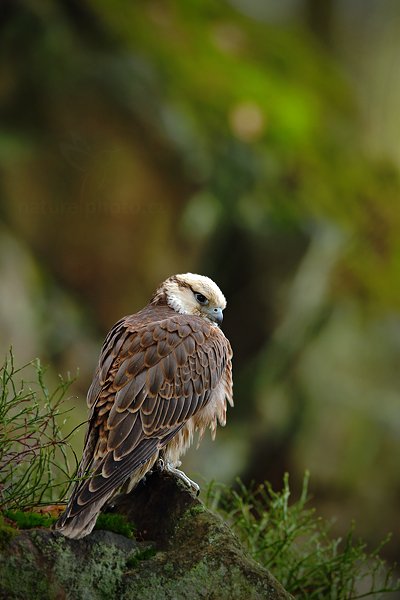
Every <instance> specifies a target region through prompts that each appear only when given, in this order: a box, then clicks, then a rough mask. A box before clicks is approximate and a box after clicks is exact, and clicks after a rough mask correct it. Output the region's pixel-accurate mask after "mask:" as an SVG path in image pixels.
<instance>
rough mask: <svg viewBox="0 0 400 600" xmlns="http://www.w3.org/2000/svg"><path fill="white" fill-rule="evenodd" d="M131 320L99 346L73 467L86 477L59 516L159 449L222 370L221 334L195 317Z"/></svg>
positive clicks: (123, 477) (75, 509) (74, 510)
mask: <svg viewBox="0 0 400 600" xmlns="http://www.w3.org/2000/svg"><path fill="white" fill-rule="evenodd" d="M139 315H140V313H139V314H138V315H137V316H139ZM137 316H136V317H137ZM165 317H166V318H165ZM132 318H133V317H130V318H129V317H128V318H126V319H125V320H121V321H119V322H118V323H117V324H116V325H115V326H114V327H113V329H112V330H111V331H110V333H109V334H108V336H107V338H106V340H105V342H104V344H103V348H102V353H101V356H100V361H99V367H98V369H97V371H96V373H95V377H94V380H93V383H92V385H91V387H90V389H89V393H88V405H89V407H90V408H91V415H90V424H89V430H88V433H87V436H86V441H85V451H84V455H83V459H82V464H81V466H80V469H79V474H80V476H81V477H85V476H87V475H89V474H90V476H89V478H86V479H84V480H83V481H81V482H80V483H78V484H77V486H76V488H75V490H74V493H73V495H72V497H71V500H70V503H69V506H68V508H67V511H66V513H65V515H66V516H65V519H67V518H68V517H72V516H74V515H76V514H78V513H79V512H80V511H81V510H83V509H84V508H85V507H87V506H88V505H89V504H92V503H93V502H96V501H98V500H99V499H100V498H101V497H102V496H105V495H106V494H109V492H110V491H111V490H114V489H116V488H118V487H120V486H121V485H122V484H123V483H124V481H125V480H126V479H127V478H128V477H129V476H130V475H131V474H132V473H133V472H134V471H135V470H136V469H138V468H139V467H140V466H141V465H143V464H144V463H145V462H146V461H148V460H149V458H150V457H151V456H153V455H154V454H155V453H156V452H157V451H158V450H159V449H161V448H162V447H163V446H165V444H166V443H167V442H168V441H170V440H171V439H172V438H173V437H174V436H175V435H176V433H177V432H178V431H179V430H180V429H181V427H182V426H183V425H184V424H185V422H186V421H187V420H188V419H189V418H190V417H192V416H193V415H194V414H195V413H197V412H198V411H199V410H200V409H201V408H203V407H204V406H205V405H206V404H207V402H208V400H209V398H210V394H211V392H212V391H213V389H214V388H215V387H216V385H217V384H218V382H219V380H220V378H221V375H222V373H223V370H224V368H225V364H226V361H227V359H228V354H227V351H226V350H225V355H224V343H223V342H224V340H225V341H226V338H225V336H224V335H223V334H222V332H221V331H220V330H219V329H218V328H216V327H214V326H212V325H211V324H208V323H207V322H206V321H204V320H203V319H201V318H198V317H190V316H186V315H179V314H176V313H174V312H172V311H169V309H167V314H166V315H165V314H164V318H162V319H160V320H155V321H152V320H151V319H149V320H148V322H145V324H144V325H143V324H142V323H140V321H139V322H137V319H136V322H135V321H133V322H132ZM153 318H154V317H153ZM210 361H212V362H211V363H210Z"/></svg>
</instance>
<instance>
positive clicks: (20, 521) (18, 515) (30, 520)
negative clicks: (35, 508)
mask: <svg viewBox="0 0 400 600" xmlns="http://www.w3.org/2000/svg"><path fill="white" fill-rule="evenodd" d="M4 516H5V517H7V519H10V521H13V522H14V523H15V524H16V525H17V526H18V528H19V529H32V528H34V527H51V525H53V523H54V522H55V521H56V517H52V516H50V515H42V514H40V513H36V512H27V511H22V510H6V511H4Z"/></svg>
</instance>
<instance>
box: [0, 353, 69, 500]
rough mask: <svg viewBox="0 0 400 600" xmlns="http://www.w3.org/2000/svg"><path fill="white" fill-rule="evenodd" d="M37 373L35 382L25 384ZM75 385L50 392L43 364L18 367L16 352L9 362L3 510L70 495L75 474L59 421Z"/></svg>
mask: <svg viewBox="0 0 400 600" xmlns="http://www.w3.org/2000/svg"><path fill="white" fill-rule="evenodd" d="M32 370H33V373H34V380H33V381H29V380H24V377H25V376H31V375H32ZM21 378H22V379H21ZM17 380H18V381H17ZM70 383H71V381H70V380H69V379H68V380H64V379H62V378H61V377H60V379H59V383H58V385H57V386H56V388H55V389H54V391H53V392H49V390H48V388H47V386H46V384H45V381H44V369H43V367H42V365H41V364H40V361H39V359H36V360H34V361H32V362H30V363H28V364H27V365H24V366H23V367H20V368H16V367H15V365H14V358H13V355H12V352H11V351H10V353H9V355H8V356H7V358H6V360H5V361H4V364H3V365H2V367H1V369H0V510H5V509H18V510H20V509H22V508H25V507H28V506H33V505H37V504H40V503H42V502H52V501H54V499H55V498H56V499H57V500H58V499H60V498H62V497H64V496H65V494H66V492H67V489H68V487H69V485H70V479H71V475H72V470H71V467H70V465H69V462H68V459H67V447H68V441H67V438H65V437H64V436H63V435H62V433H61V430H60V425H59V420H60V418H61V417H62V416H63V415H65V412H66V411H65V410H64V408H63V398H64V396H65V393H66V391H67V390H68V387H69V385H70ZM60 480H61V481H60Z"/></svg>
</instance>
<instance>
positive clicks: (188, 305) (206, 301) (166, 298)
mask: <svg viewBox="0 0 400 600" xmlns="http://www.w3.org/2000/svg"><path fill="white" fill-rule="evenodd" d="M161 302H166V303H167V304H168V306H170V307H171V308H173V309H174V310H175V311H176V312H178V313H181V314H186V315H196V316H198V317H203V318H205V319H207V320H209V321H212V322H214V323H217V324H218V325H220V324H221V323H222V318H223V315H222V311H223V310H224V308H225V307H226V300H225V296H224V295H223V293H222V292H221V290H220V289H219V287H218V286H217V284H216V283H214V282H213V280H212V279H210V278H209V277H205V276H204V275H195V274H194V273H184V274H182V275H173V276H172V277H169V278H168V279H166V280H165V281H164V282H163V283H162V284H161V285H160V286H159V287H158V289H157V290H156V292H155V294H154V296H153V298H152V303H153V304H159V303H161Z"/></svg>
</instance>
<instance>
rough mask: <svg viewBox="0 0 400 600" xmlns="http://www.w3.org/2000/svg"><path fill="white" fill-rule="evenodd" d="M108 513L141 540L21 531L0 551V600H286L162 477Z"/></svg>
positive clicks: (220, 525) (217, 525)
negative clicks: (126, 521) (121, 518)
mask: <svg viewBox="0 0 400 600" xmlns="http://www.w3.org/2000/svg"><path fill="white" fill-rule="evenodd" d="M113 510H114V512H117V513H120V514H124V515H126V516H127V517H128V519H129V520H132V521H133V522H134V523H135V524H136V525H137V529H138V533H137V535H138V539H139V540H140V541H135V540H132V539H128V538H126V537H124V536H122V535H119V534H116V533H113V532H110V531H94V532H93V533H92V534H91V535H89V536H87V537H86V538H84V539H82V540H69V539H67V538H64V537H63V536H62V535H61V534H60V533H58V532H54V531H49V530H45V529H40V530H39V529H36V530H29V531H28V530H27V531H23V532H21V533H20V534H19V535H17V536H15V537H13V538H11V539H10V540H9V541H8V543H7V547H4V546H3V548H2V549H1V550H0V573H1V578H0V598H1V599H7V600H22V599H23V600H25V599H27V598H29V600H35V599H38V600H39V599H40V600H55V599H58V598H66V599H68V600H103V599H104V600H109V599H111V598H119V599H120V600H130V599H133V598H135V599H136V598H138V597H140V598H141V599H142V600H146V599H149V600H150V599H151V600H157V599H163V600H169V599H170V600H180V599H186V598H187V599H191V600H192V599H194V600H196V599H200V598H201V599H206V598H207V599H215V600H217V599H218V600H219V599H221V600H224V599H229V600H235V599H238V600H239V599H242V598H246V599H253V598H254V599H258V598H260V599H261V598H263V599H267V600H284V599H288V598H291V596H290V595H289V594H287V593H286V592H285V590H284V589H283V588H282V587H281V585H280V584H279V583H278V582H277V581H276V580H275V579H274V578H273V576H272V575H270V574H269V573H268V571H266V570H265V569H264V568H262V567H261V566H260V565H258V564H257V563H256V562H255V561H253V560H252V559H251V558H250V557H249V556H248V555H247V554H246V552H245V551H244V549H243V548H242V546H241V545H240V542H239V541H238V540H237V538H236V537H235V536H234V535H233V533H232V532H231V530H230V529H229V527H228V526H227V525H226V524H225V523H224V522H223V521H222V520H221V519H220V518H219V517H218V516H216V515H214V514H213V513H211V512H210V511H208V510H207V509H206V508H205V507H204V505H203V504H202V503H201V502H200V501H199V500H198V499H197V498H194V497H193V496H192V494H190V493H189V492H188V491H187V490H186V489H185V488H183V487H182V486H181V484H180V482H177V481H176V480H175V479H173V478H171V477H169V476H167V475H164V474H162V475H160V474H158V473H155V474H153V475H152V476H151V477H149V478H148V479H147V481H146V483H145V484H144V485H141V486H139V487H138V488H137V490H134V491H133V492H131V494H129V496H126V497H125V498H124V499H123V500H122V502H120V503H119V504H118V506H116V507H114V508H113Z"/></svg>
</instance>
